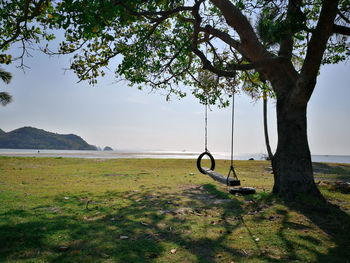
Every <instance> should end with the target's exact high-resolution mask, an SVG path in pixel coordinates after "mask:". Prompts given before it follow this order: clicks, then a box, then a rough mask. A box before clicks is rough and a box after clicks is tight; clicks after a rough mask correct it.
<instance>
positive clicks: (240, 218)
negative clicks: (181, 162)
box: [0, 184, 350, 263]
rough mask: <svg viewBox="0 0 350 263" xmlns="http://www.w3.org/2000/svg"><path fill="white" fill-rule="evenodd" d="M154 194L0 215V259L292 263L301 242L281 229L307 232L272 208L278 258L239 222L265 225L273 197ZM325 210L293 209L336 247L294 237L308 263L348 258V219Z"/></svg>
mask: <svg viewBox="0 0 350 263" xmlns="http://www.w3.org/2000/svg"><path fill="white" fill-rule="evenodd" d="M162 190H163V189H152V191H151V190H143V191H132V192H123V193H121V192H113V191H109V192H105V193H104V194H101V195H92V194H90V193H81V194H80V195H70V196H63V195H59V196H57V197H56V198H55V200H53V202H52V205H51V206H38V207H34V208H31V209H18V210H16V209H13V210H10V211H8V212H6V214H5V213H4V214H0V244H2V246H1V247H0V261H20V260H23V261H40V260H42V261H45V262H159V261H161V262H181V261H183V262H204V263H205V262H231V261H234V262H247V261H249V260H251V261H253V262H254V260H255V261H259V262H260V261H261V262H280V261H281V260H287V261H288V260H297V259H300V257H299V256H298V249H300V246H302V244H301V243H297V242H296V241H294V239H292V238H290V237H289V236H288V229H299V230H301V231H304V230H308V231H310V229H308V227H307V226H304V225H302V224H298V223H295V222H291V221H290V218H289V215H288V212H287V211H286V210H283V209H280V210H277V212H278V218H279V220H281V228H280V229H279V231H278V232H277V233H276V235H277V239H278V242H282V243H284V246H285V247H287V250H288V253H287V255H284V256H283V257H276V256H274V255H272V254H271V253H267V252H266V249H267V248H266V246H265V245H264V243H263V240H262V241H261V240H260V241H259V240H258V239H257V235H256V234H257V232H258V230H257V228H255V226H254V225H252V224H251V223H247V222H248V221H249V220H250V221H249V222H251V219H252V218H253V219H254V220H255V222H256V223H255V224H256V225H258V226H259V224H261V226H262V227H263V225H264V224H269V220H270V219H269V218H265V217H264V216H262V215H263V214H262V213H260V212H261V211H263V209H269V207H268V205H266V204H267V203H268V204H271V201H272V200H274V201H275V204H276V200H277V205H278V204H279V203H280V202H281V203H282V201H279V200H278V199H276V198H275V197H274V196H272V195H267V194H265V195H260V196H262V198H261V200H260V199H253V198H252V196H249V197H247V198H246V200H243V199H238V198H235V197H230V196H228V195H227V194H226V193H225V192H223V191H220V190H218V189H217V188H216V187H215V186H213V185H210V184H208V185H204V186H198V185H187V186H181V187H179V191H178V192H173V193H164V191H162ZM254 200H255V201H254ZM245 202H248V203H251V205H250V206H247V205H246V204H245ZM283 204H285V203H283ZM287 205H289V204H287ZM290 205H291V207H292V204H290ZM293 209H295V210H297V209H299V208H295V207H293ZM332 209H333V210H332V213H329V214H327V216H326V219H325V216H324V215H322V214H318V213H315V212H312V211H308V210H302V209H299V210H298V211H299V212H301V213H303V214H304V215H306V216H307V217H308V218H309V219H310V220H311V221H312V222H314V223H315V224H316V225H317V226H318V227H319V228H321V229H322V230H323V231H325V232H326V233H327V234H329V236H330V239H331V240H332V241H333V242H334V243H335V244H336V245H335V247H334V248H332V249H331V250H330V251H329V253H327V254H322V253H320V252H318V251H317V250H316V249H314V248H313V246H312V245H313V244H314V245H315V246H316V245H317V244H318V243H319V242H321V241H320V240H318V239H317V238H314V237H313V236H308V235H305V234H303V235H300V239H304V240H305V242H307V244H308V245H304V247H303V249H304V250H307V251H308V252H309V253H312V254H313V255H315V256H316V258H317V259H318V260H319V261H315V262H337V261H334V258H336V259H348V258H350V257H349V256H350V255H348V252H346V251H347V250H345V249H344V246H347V245H349V240H348V235H347V233H349V230H350V228H349V223H350V220H349V216H348V215H346V214H345V213H342V212H341V211H339V210H337V209H335V208H332ZM334 209H335V210H334ZM248 217H250V218H248ZM235 231H244V232H245V233H246V235H248V241H245V242H250V244H251V245H250V251H245V247H244V245H243V244H242V245H241V246H240V247H239V246H237V245H236V246H232V244H231V243H233V242H236V244H237V239H238V238H239V237H238V236H233V234H232V233H235ZM303 233H304V232H303ZM309 244H311V245H309ZM339 262H341V261H339ZM343 262H344V261H343Z"/></svg>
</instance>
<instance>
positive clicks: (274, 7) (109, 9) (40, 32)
mask: <svg viewBox="0 0 350 263" xmlns="http://www.w3.org/2000/svg"><path fill="white" fill-rule="evenodd" d="M232 3H233V4H234V6H235V7H236V8H237V10H238V11H241V12H242V13H243V15H246V16H251V20H252V22H253V23H255V24H256V31H257V35H258V36H259V38H260V41H261V42H262V43H263V44H264V46H265V48H266V50H267V51H268V52H269V54H270V55H271V57H274V56H276V55H277V54H278V49H279V47H280V44H281V43H282V42H283V41H284V40H285V39H286V38H287V37H289V36H290V37H291V39H292V40H293V45H294V46H293V56H292V58H291V62H292V63H293V64H294V66H295V68H296V70H299V69H300V68H301V67H302V64H303V60H304V58H305V55H306V53H307V47H308V43H309V41H310V38H311V36H312V33H313V31H314V30H315V27H316V25H317V22H318V19H319V17H320V11H321V9H322V5H323V3H324V2H323V1H320V0H314V1H309V2H304V1H300V3H299V2H296V6H295V8H289V7H288V1H265V0H256V1H246V0H239V1H238V0H237V1H232ZM291 3H292V2H291ZM293 3H294V2H293ZM196 8H198V13H196V12H197V11H196V10H197V9H196ZM338 9H339V15H338V17H337V20H336V21H335V22H336V23H338V24H340V25H344V26H348V25H349V13H350V12H349V10H350V8H349V1H348V0H341V1H340V3H339V6H338ZM255 18H256V19H255ZM254 20H255V21H254ZM198 27H199V28H198ZM0 28H1V29H2V34H1V36H0V51H1V52H0V63H10V62H11V61H12V60H13V58H12V57H11V54H9V53H8V50H9V47H10V46H11V45H12V44H13V43H16V42H18V41H20V42H22V46H23V50H24V51H25V50H26V45H27V44H28V43H32V42H34V43H38V42H40V41H42V40H45V41H49V40H52V39H53V38H54V34H53V32H55V31H54V30H56V29H63V30H65V40H64V41H63V42H62V43H61V44H60V46H59V50H58V52H59V53H62V54H72V56H73V60H72V64H71V69H72V70H73V71H74V72H75V73H76V74H77V75H78V77H79V78H80V79H81V80H85V81H88V82H89V83H91V84H96V83H97V80H98V78H99V77H103V76H104V75H105V74H106V69H109V66H113V70H114V71H115V74H116V76H117V78H118V79H126V80H127V81H128V83H129V84H130V85H133V86H136V87H138V88H139V89H142V88H143V87H144V86H145V85H147V86H150V87H151V88H153V89H161V90H165V91H166V95H167V98H169V96H170V95H171V94H176V95H177V96H178V97H180V98H181V97H183V96H185V95H186V89H184V88H183V86H184V85H186V86H191V87H192V90H191V92H192V93H193V94H194V95H195V96H197V97H198V98H199V99H200V101H201V102H202V103H206V101H209V103H211V104H213V103H217V102H218V101H219V102H220V103H221V105H224V106H225V105H227V98H228V96H230V94H232V89H233V88H232V86H234V87H236V88H235V90H236V91H237V90H238V87H237V86H238V85H239V84H243V88H248V86H250V87H249V88H248V89H251V90H254V89H255V88H256V85H257V86H261V84H260V83H265V78H260V77H261V74H260V73H261V70H260V69H252V70H251V71H250V70H244V71H240V72H238V71H237V70H232V68H233V65H236V66H237V65H238V66H240V65H244V64H249V63H251V61H250V60H249V59H248V58H247V56H246V54H244V52H243V53H242V51H241V50H240V49H239V48H237V46H235V45H232V44H228V42H223V41H222V38H221V39H220V37H218V36H217V35H213V34H210V33H208V32H206V30H205V28H213V29H215V30H217V32H220V33H221V34H227V36H229V37H230V38H231V40H232V41H234V42H236V43H240V42H241V41H242V36H239V35H238V34H237V33H236V32H235V28H234V27H231V26H230V25H229V24H228V23H227V22H226V20H225V18H224V17H223V14H222V13H221V11H220V10H219V8H218V7H217V6H215V5H214V4H213V3H212V2H211V1H194V2H191V1H190V2H188V1H184V0H176V1H166V0H151V1H141V0H127V1H112V0H107V1H99V0H94V1H84V0H77V1H73V0H69V1H57V2H54V3H53V2H52V1H39V2H35V1H24V0H19V1H0ZM195 49H198V50H197V51H198V52H201V53H202V54H203V56H205V58H206V59H207V60H208V63H210V65H211V66H212V67H213V68H215V70H212V69H210V71H211V72H213V74H214V75H218V73H217V72H216V71H228V72H231V73H230V74H226V75H225V76H220V77H217V80H216V85H215V87H214V88H213V87H212V85H211V84H209V86H211V87H210V88H209V87H204V86H205V85H203V83H199V82H198V76H199V75H200V74H201V72H202V71H203V61H202V59H203V58H199V56H198V52H197V54H195V52H194V50H195ZM43 50H44V51H45V52H47V53H51V52H50V50H49V49H48V47H46V48H44V49H43ZM24 53H25V52H24ZM54 53H56V52H54ZM348 56H349V39H348V38H347V37H346V36H336V35H333V36H332V37H331V38H330V40H329V43H328V46H327V49H326V51H325V55H324V58H323V63H338V62H341V61H344V60H345V59H346V58H347V57H348ZM22 58H23V55H22ZM21 63H23V61H22V62H21ZM204 68H205V70H208V68H207V66H205V67H204ZM214 71H215V72H214ZM257 72H259V76H258V78H260V80H253V79H255V78H256V76H257V75H256V74H257ZM219 75H220V74H219ZM248 79H249V80H250V79H252V83H251V85H250V84H249V85H248V84H247V80H248ZM266 85H269V83H267V84H266ZM203 88H204V89H203ZM208 96H209V97H208ZM254 96H255V95H254Z"/></svg>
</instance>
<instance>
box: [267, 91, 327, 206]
mask: <svg viewBox="0 0 350 263" xmlns="http://www.w3.org/2000/svg"><path fill="white" fill-rule="evenodd" d="M287 98H288V99H287ZM290 98H291V96H283V98H282V99H281V98H277V107H276V110H277V123H278V125H277V127H278V145H277V150H276V153H275V155H274V158H273V160H272V166H273V172H274V177H275V182H274V187H273V192H274V193H276V194H278V195H280V196H283V197H286V198H287V199H292V200H293V199H295V198H296V197H297V196H298V195H308V196H310V195H311V196H314V197H316V198H318V199H321V200H323V197H322V195H321V193H320V191H319V190H318V189H317V186H316V184H315V182H314V178H313V170H312V162H311V154H310V150H309V145H308V139H307V124H306V122H307V120H306V109H307V102H306V103H300V102H299V101H293V100H291V99H290ZM294 100H295V99H294ZM303 104H304V105H303Z"/></svg>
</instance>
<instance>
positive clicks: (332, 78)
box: [0, 51, 350, 155]
mask: <svg viewBox="0 0 350 263" xmlns="http://www.w3.org/2000/svg"><path fill="white" fill-rule="evenodd" d="M32 55H33V57H31V58H28V59H26V64H27V65H28V66H29V67H30V68H31V69H28V70H26V72H25V74H24V73H23V72H22V71H21V70H20V69H17V68H16V67H15V65H11V66H6V67H4V66H3V68H4V69H5V70H7V71H10V72H11V73H12V74H13V80H12V82H11V83H10V84H9V85H5V84H4V83H0V89H1V90H5V91H8V92H10V93H11V94H12V95H13V98H14V101H13V102H12V103H11V104H9V105H8V106H6V107H1V108H0V128H1V129H3V130H4V131H6V132H8V131H11V130H13V129H17V128H20V127H23V126H32V127H36V128H40V129H44V130H47V131H51V132H57V133H62V134H67V133H74V134H77V135H79V136H81V137H82V138H83V139H85V140H86V141H87V142H88V143H90V144H93V145H96V146H100V147H104V146H106V145H108V146H111V147H113V148H114V149H131V150H135V149H149V150H184V149H186V150H187V151H202V150H203V149H204V108H203V106H202V105H200V104H199V102H198V101H197V100H196V99H195V98H194V97H193V96H191V95H189V96H188V97H186V98H185V99H182V100H177V99H176V98H175V97H174V98H173V99H172V101H170V102H166V101H165V96H163V95H162V94H160V93H151V94H150V93H149V91H150V90H149V89H145V90H143V91H139V90H137V89H136V88H130V87H128V86H127V85H126V83H114V76H113V70H114V68H113V67H112V66H111V67H110V68H111V72H110V73H109V74H108V76H107V77H105V78H103V79H100V81H99V83H98V84H97V85H96V86H89V85H88V83H77V78H76V76H75V75H74V74H73V72H70V71H64V70H63V68H68V67H69V57H52V58H50V57H47V56H46V55H44V54H41V53H39V52H36V51H33V52H32ZM349 73H350V65H349V64H347V65H345V64H343V65H332V66H325V67H324V68H322V69H321V74H320V76H319V78H318V82H317V86H316V89H315V91H314V94H313V96H312V98H311V101H310V103H309V108H308V132H309V143H310V148H311V152H312V154H344V155H350V138H349V135H350V118H349V113H350V103H349V98H350V88H349V86H350V74H349ZM235 109H236V111H235V117H236V119H235V120H236V121H235V154H244V153H264V152H265V144H264V137H263V124H262V102H261V101H259V102H257V103H254V102H252V101H251V99H249V98H248V97H247V96H246V95H244V94H241V95H238V96H236V104H235ZM230 114H231V108H228V109H217V108H215V107H213V108H212V111H211V112H210V113H209V149H210V150H211V151H212V152H228V151H229V150H230V127H231V123H230V120H231V119H230V118H231V116H230ZM268 118H269V131H270V137H271V138H270V140H271V144H272V147H273V149H275V145H276V116H275V106H274V103H270V105H269V116H268ZM291 143H292V142H291Z"/></svg>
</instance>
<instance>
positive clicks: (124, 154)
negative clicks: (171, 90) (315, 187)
mask: <svg viewBox="0 0 350 263" xmlns="http://www.w3.org/2000/svg"><path fill="white" fill-rule="evenodd" d="M199 154H201V153H200V152H192V151H148V150H119V151H78V150H30V149H0V156H15V157H56V158H57V157H68V158H91V159H120V158H152V159H156V158H161V159H197V158H198V155H199ZM211 154H212V155H213V156H214V158H215V159H222V160H230V158H231V155H230V153H226V152H211ZM265 156H266V154H263V153H245V154H237V155H234V160H248V159H251V158H253V159H254V160H263V159H264V158H265ZM311 158H312V161H313V162H323V163H346V164H350V155H312V156H311Z"/></svg>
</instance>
